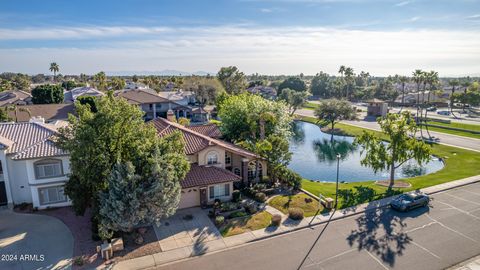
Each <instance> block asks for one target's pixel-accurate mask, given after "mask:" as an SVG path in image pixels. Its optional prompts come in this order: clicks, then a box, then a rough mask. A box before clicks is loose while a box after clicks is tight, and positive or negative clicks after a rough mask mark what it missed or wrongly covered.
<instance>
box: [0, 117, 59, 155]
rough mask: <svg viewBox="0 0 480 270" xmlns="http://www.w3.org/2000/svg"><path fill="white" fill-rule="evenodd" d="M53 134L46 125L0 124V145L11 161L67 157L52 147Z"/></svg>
mask: <svg viewBox="0 0 480 270" xmlns="http://www.w3.org/2000/svg"><path fill="white" fill-rule="evenodd" d="M55 134H56V131H55V130H54V129H53V128H50V127H49V126H48V125H47V124H39V123H0V143H2V145H3V146H4V148H7V151H6V153H7V154H12V155H13V157H12V159H28V158H40V157H52V156H61V155H67V152H65V151H63V150H62V149H60V148H58V147H56V146H55V145H54V143H53V141H52V137H53V136H54V135H55Z"/></svg>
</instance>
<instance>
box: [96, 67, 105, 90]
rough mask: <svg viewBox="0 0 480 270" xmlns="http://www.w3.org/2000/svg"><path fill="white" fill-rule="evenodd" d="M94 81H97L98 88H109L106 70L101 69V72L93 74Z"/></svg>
mask: <svg viewBox="0 0 480 270" xmlns="http://www.w3.org/2000/svg"><path fill="white" fill-rule="evenodd" d="M93 81H94V82H95V83H96V87H97V88H98V90H103V91H105V90H107V76H106V75H105V72H103V71H100V72H99V73H97V74H95V75H94V76H93Z"/></svg>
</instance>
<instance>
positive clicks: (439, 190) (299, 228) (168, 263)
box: [113, 176, 480, 269]
mask: <svg viewBox="0 0 480 270" xmlns="http://www.w3.org/2000/svg"><path fill="white" fill-rule="evenodd" d="M473 177H476V176H473ZM457 181H460V180H457ZM479 182H480V177H479V178H478V179H475V180H472V181H470V182H465V183H459V184H456V185H453V186H449V187H445V188H441V189H438V190H435V191H432V192H425V193H426V194H428V195H431V194H436V193H440V192H444V191H447V190H451V189H455V188H458V187H463V186H467V185H471V184H475V183H479ZM421 190H422V189H420V191H421ZM302 191H303V189H302ZM306 194H307V195H309V196H312V197H316V198H318V197H317V196H315V195H313V194H311V193H310V192H308V191H307V192H306ZM400 195H401V194H398V195H394V196H390V197H386V198H383V199H380V200H376V201H371V202H369V203H367V204H371V203H374V202H378V201H381V200H387V199H392V198H395V197H397V196H400ZM388 206H389V204H388V203H387V204H384V205H379V206H373V207H371V208H365V209H362V210H359V211H357V212H349V213H346V214H343V215H342V216H338V217H332V216H331V218H330V219H328V220H323V221H319V222H315V223H312V224H309V225H307V226H301V227H296V228H293V229H290V230H287V231H282V232H278V233H275V234H271V235H265V236H260V237H257V238H255V239H253V240H250V241H248V242H245V243H241V244H239V245H235V246H231V247H227V248H224V249H220V250H215V251H212V252H208V253H205V254H202V255H201V256H205V255H209V254H215V253H218V252H222V251H226V250H231V249H234V248H239V247H242V246H247V245H249V244H253V243H255V242H259V241H263V240H267V239H270V238H273V237H277V236H282V235H286V234H290V233H294V232H297V231H300V230H305V229H307V228H312V227H318V226H320V225H322V224H325V223H328V222H331V221H337V220H341V219H345V218H349V217H352V216H356V215H359V214H363V213H365V212H367V211H371V210H376V209H382V208H387V207H388ZM352 207H358V205H357V206H352ZM346 209H348V208H346ZM341 210H345V209H337V210H334V211H333V214H335V212H336V211H341ZM333 214H331V215H333ZM147 256H153V255H147ZM198 256H200V255H195V256H188V257H185V258H181V259H178V260H172V261H170V262H165V263H160V264H155V265H154V266H150V267H147V268H144V269H153V268H155V267H159V266H163V265H170V264H173V263H176V262H180V261H184V260H189V259H192V258H195V257H198ZM139 258H142V257H139ZM134 259H136V258H134ZM132 260H133V259H132ZM113 268H115V266H114V267H113Z"/></svg>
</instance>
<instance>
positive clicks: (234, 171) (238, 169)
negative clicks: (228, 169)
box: [233, 167, 241, 176]
mask: <svg viewBox="0 0 480 270" xmlns="http://www.w3.org/2000/svg"><path fill="white" fill-rule="evenodd" d="M233 173H234V174H236V175H238V176H241V171H240V168H237V167H235V168H234V169H233Z"/></svg>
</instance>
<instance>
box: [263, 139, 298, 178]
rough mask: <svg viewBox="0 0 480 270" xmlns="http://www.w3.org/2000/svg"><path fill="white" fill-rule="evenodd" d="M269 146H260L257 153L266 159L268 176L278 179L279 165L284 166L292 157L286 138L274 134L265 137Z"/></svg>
mask: <svg viewBox="0 0 480 270" xmlns="http://www.w3.org/2000/svg"><path fill="white" fill-rule="evenodd" d="M266 141H267V142H268V144H270V147H264V148H261V149H260V151H259V155H260V156H262V157H263V158H264V159H265V160H266V161H267V168H268V173H269V175H270V178H272V179H273V180H278V177H279V174H280V173H281V172H280V171H279V170H281V169H280V167H286V166H287V165H288V164H289V163H290V160H291V159H292V153H291V152H290V149H289V144H288V140H287V139H285V138H282V137H280V136H276V135H270V136H268V137H267V138H266Z"/></svg>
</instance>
